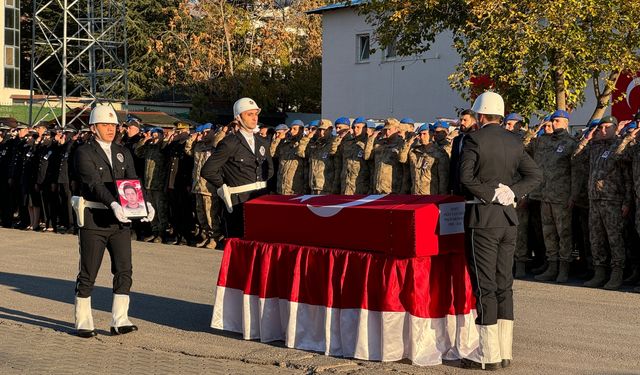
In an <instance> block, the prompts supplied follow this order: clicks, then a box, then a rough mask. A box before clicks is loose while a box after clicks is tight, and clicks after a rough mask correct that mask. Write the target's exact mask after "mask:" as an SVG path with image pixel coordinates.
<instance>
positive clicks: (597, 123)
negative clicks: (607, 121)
mask: <svg viewBox="0 0 640 375" xmlns="http://www.w3.org/2000/svg"><path fill="white" fill-rule="evenodd" d="M599 124H600V119H599V118H596V119H593V120H591V122H590V123H589V125H587V127H588V128H589V129H591V128H595V127H596V126H598V125H599Z"/></svg>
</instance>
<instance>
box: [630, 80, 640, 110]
mask: <svg viewBox="0 0 640 375" xmlns="http://www.w3.org/2000/svg"><path fill="white" fill-rule="evenodd" d="M638 86H640V77H634V78H633V80H631V82H629V85H628V86H627V104H629V108H631V91H633V89H635V88H636V87H638Z"/></svg>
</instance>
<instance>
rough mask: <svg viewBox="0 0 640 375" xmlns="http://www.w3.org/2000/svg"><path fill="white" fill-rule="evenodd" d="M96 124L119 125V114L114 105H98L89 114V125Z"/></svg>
mask: <svg viewBox="0 0 640 375" xmlns="http://www.w3.org/2000/svg"><path fill="white" fill-rule="evenodd" d="M95 124H114V125H118V115H116V111H114V110H113V107H112V106H110V105H108V104H106V105H97V106H96V107H95V108H94V109H93V110H92V111H91V116H89V125H95Z"/></svg>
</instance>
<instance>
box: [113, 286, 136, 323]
mask: <svg viewBox="0 0 640 375" xmlns="http://www.w3.org/2000/svg"><path fill="white" fill-rule="evenodd" d="M111 315H112V320H111V327H125V326H132V325H133V323H131V321H130V320H129V296H128V295H126V294H114V295H113V305H112V307H111Z"/></svg>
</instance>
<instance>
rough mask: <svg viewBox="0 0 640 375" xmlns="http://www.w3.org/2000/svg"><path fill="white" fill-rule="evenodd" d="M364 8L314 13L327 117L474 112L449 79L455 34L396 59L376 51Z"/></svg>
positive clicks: (577, 115) (583, 114) (424, 117)
mask: <svg viewBox="0 0 640 375" xmlns="http://www.w3.org/2000/svg"><path fill="white" fill-rule="evenodd" d="M361 2H362V0H354V1H352V2H351V4H350V5H346V4H331V5H327V6H325V7H322V8H319V9H316V10H313V11H311V12H309V13H310V14H321V15H322V116H323V117H325V118H330V119H335V118H338V117H340V116H351V117H356V116H366V117H371V118H377V119H383V118H386V117H396V118H402V117H411V118H413V119H414V120H416V121H418V122H431V121H434V120H435V119H436V118H438V117H449V118H451V117H453V118H455V116H456V114H457V112H458V111H459V110H460V109H465V108H469V107H470V106H471V105H470V103H466V102H465V101H463V100H462V98H461V97H460V95H459V94H458V93H457V92H455V91H454V90H453V89H451V87H450V86H449V81H448V79H447V78H448V76H449V75H450V74H451V73H453V72H454V70H455V67H456V65H457V64H458V62H459V61H460V58H459V56H458V54H457V52H456V51H455V49H454V48H453V47H452V39H451V35H450V34H441V35H440V36H438V37H437V38H436V40H435V43H433V45H432V46H431V49H430V50H429V51H428V52H427V53H425V54H423V55H421V56H411V57H397V56H396V55H395V51H394V50H393V48H387V49H386V50H381V49H380V48H379V47H378V46H376V45H375V42H374V35H373V34H374V28H373V27H372V26H371V25H370V24H368V23H367V22H366V21H365V19H364V17H363V16H360V15H358V13H357V12H356V10H355V7H356V6H357V5H358V4H359V3H361ZM371 49H373V50H374V51H371ZM587 93H588V97H587V100H586V102H585V104H584V105H583V107H582V108H580V109H578V110H576V111H575V112H574V113H573V114H572V119H571V122H572V124H586V123H587V122H588V121H589V119H590V117H591V114H592V113H593V110H594V109H595V105H596V101H595V96H594V94H593V90H592V89H589V88H588V89H587Z"/></svg>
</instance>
